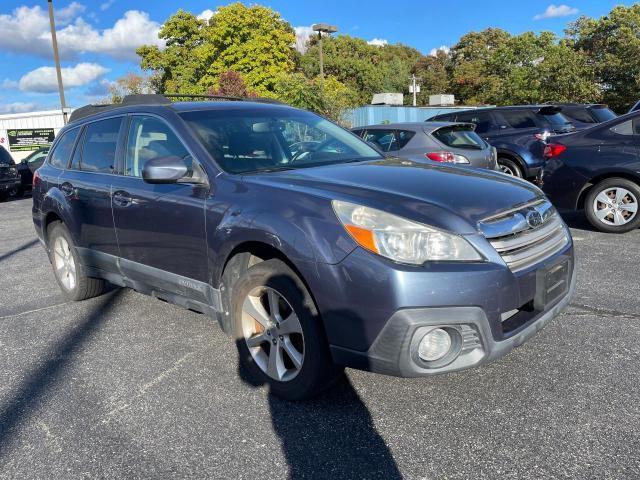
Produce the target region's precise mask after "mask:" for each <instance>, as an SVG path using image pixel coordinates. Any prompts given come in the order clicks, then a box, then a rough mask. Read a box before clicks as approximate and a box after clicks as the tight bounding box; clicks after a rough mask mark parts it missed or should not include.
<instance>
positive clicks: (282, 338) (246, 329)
mask: <svg viewBox="0 0 640 480" xmlns="http://www.w3.org/2000/svg"><path fill="white" fill-rule="evenodd" d="M231 305H232V315H233V317H232V322H233V328H234V336H235V339H236V345H237V347H238V354H239V356H240V365H241V368H242V369H243V371H244V372H243V373H246V374H247V376H248V377H249V378H248V380H250V383H251V384H254V385H263V384H268V385H269V386H270V388H271V392H272V393H273V394H274V395H276V396H278V397H281V398H284V399H286V400H302V399H305V398H310V397H313V396H315V395H317V394H318V393H320V392H321V391H322V390H324V389H325V388H327V387H328V386H330V385H331V384H332V383H333V382H334V381H335V380H336V379H337V378H338V377H339V376H340V375H341V373H342V371H343V369H342V368H341V367H338V366H337V365H335V364H334V363H333V360H332V358H331V353H330V351H329V345H328V343H327V340H326V336H325V333H324V329H323V326H322V321H321V319H320V316H319V314H318V311H317V309H316V306H315V304H314V302H313V299H312V298H311V295H310V294H309V292H308V291H307V289H306V287H305V286H304V284H303V283H302V281H301V280H300V278H298V276H297V275H296V274H295V273H294V272H293V271H292V270H291V269H290V268H289V267H288V266H287V265H286V264H285V263H284V262H282V261H280V260H277V259H272V260H267V261H264V262H261V263H258V264H257V265H254V266H253V267H250V268H249V269H248V270H246V271H245V272H244V273H243V274H242V275H241V276H240V278H239V279H238V281H237V282H236V283H235V284H234V285H233V287H232V291H231ZM249 345H251V347H250V346H249Z"/></svg>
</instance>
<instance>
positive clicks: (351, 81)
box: [300, 35, 422, 103]
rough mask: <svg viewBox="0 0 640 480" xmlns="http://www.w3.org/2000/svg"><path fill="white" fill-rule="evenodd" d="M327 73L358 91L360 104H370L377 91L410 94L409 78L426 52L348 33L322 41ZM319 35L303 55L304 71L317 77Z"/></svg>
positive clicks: (312, 40) (318, 70) (308, 75)
mask: <svg viewBox="0 0 640 480" xmlns="http://www.w3.org/2000/svg"><path fill="white" fill-rule="evenodd" d="M322 50H323V58H324V72H325V75H331V76H334V77H335V78H336V79H337V80H339V81H340V82H342V83H343V84H345V85H347V86H348V87H349V88H350V89H351V90H353V91H354V92H356V94H357V96H358V100H359V102H360V103H369V102H371V98H372V96H373V94H374V93H381V92H403V93H408V89H409V77H410V76H411V73H412V72H413V70H414V68H415V65H416V63H417V62H418V61H419V60H420V59H421V58H422V54H421V53H420V52H418V51H417V50H416V49H415V48H412V47H408V46H406V45H402V44H394V45H384V46H377V45H370V44H368V43H367V42H366V41H365V40H363V39H362V38H354V37H350V36H348V35H338V36H336V37H325V38H323V40H322ZM319 54H320V53H319V47H318V40H317V38H313V39H311V41H310V42H309V48H308V49H307V51H306V53H305V54H304V55H302V56H301V58H300V66H301V69H302V72H304V74H305V75H306V76H307V77H309V78H314V77H316V76H318V75H319V74H320V60H319Z"/></svg>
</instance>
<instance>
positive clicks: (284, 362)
mask: <svg viewBox="0 0 640 480" xmlns="http://www.w3.org/2000/svg"><path fill="white" fill-rule="evenodd" d="M242 333H243V334H244V340H245V342H246V344H247V348H248V349H249V352H250V353H251V356H252V357H253V360H254V362H255V363H256V365H257V366H258V367H259V368H260V370H262V371H263V372H264V373H266V374H267V375H268V376H269V377H270V378H272V379H274V380H277V381H279V382H287V381H289V380H292V379H294V378H295V377H296V376H297V375H298V373H300V369H301V368H302V365H303V363H304V335H303V333H302V326H301V325H300V320H298V316H297V315H296V313H295V312H294V311H293V308H291V305H290V304H289V302H288V301H287V299H286V298H285V297H284V296H283V295H282V294H281V293H280V292H278V291H277V290H275V289H273V288H270V287H256V288H254V289H253V290H252V291H251V292H249V294H248V295H247V296H246V298H245V300H244V302H243V305H242Z"/></svg>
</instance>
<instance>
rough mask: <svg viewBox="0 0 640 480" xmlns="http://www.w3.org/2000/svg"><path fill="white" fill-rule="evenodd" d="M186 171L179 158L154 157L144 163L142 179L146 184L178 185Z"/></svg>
mask: <svg viewBox="0 0 640 480" xmlns="http://www.w3.org/2000/svg"><path fill="white" fill-rule="evenodd" d="M188 171H189V169H188V168H187V164H186V163H185V161H184V160H183V159H181V158H180V157H176V156H173V155H170V156H167V157H156V158H152V159H149V160H147V161H146V162H145V164H144V167H143V169H142V178H143V180H144V181H145V182H147V183H178V182H179V181H180V180H181V179H183V178H185V177H186V176H187V173H188Z"/></svg>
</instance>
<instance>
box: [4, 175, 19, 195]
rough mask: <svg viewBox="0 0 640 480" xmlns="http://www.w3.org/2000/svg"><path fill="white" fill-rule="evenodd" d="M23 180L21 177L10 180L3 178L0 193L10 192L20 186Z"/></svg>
mask: <svg viewBox="0 0 640 480" xmlns="http://www.w3.org/2000/svg"><path fill="white" fill-rule="evenodd" d="M20 185H21V182H20V179H19V178H15V179H10V180H2V181H0V193H4V192H8V191H9V190H11V189H13V188H18V187H20Z"/></svg>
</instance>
